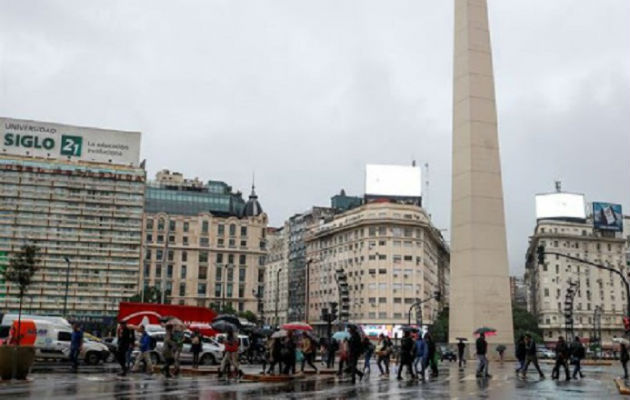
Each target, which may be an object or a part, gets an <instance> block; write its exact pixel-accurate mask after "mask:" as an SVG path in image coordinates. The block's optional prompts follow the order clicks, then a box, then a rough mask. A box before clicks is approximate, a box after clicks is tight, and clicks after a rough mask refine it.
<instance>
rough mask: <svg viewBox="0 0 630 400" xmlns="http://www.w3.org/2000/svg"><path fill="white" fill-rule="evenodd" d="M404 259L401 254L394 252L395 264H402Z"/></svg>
mask: <svg viewBox="0 0 630 400" xmlns="http://www.w3.org/2000/svg"><path fill="white" fill-rule="evenodd" d="M401 261H402V257H401V256H400V255H397V254H394V264H400V262H401Z"/></svg>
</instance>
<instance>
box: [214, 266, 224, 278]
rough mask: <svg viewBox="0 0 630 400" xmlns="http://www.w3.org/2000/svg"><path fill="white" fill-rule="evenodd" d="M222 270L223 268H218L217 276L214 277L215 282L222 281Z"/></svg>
mask: <svg viewBox="0 0 630 400" xmlns="http://www.w3.org/2000/svg"><path fill="white" fill-rule="evenodd" d="M221 270H222V268H221V267H217V270H216V272H215V275H214V280H215V281H220V280H221Z"/></svg>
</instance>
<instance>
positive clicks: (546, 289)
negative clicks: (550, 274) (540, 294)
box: [545, 288, 549, 297]
mask: <svg viewBox="0 0 630 400" xmlns="http://www.w3.org/2000/svg"><path fill="white" fill-rule="evenodd" d="M545 297H549V288H545Z"/></svg>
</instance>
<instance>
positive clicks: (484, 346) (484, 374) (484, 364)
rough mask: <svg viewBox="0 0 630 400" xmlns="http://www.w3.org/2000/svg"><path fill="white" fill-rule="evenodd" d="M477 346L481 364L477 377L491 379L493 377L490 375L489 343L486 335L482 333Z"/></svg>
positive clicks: (478, 367) (478, 359)
mask: <svg viewBox="0 0 630 400" xmlns="http://www.w3.org/2000/svg"><path fill="white" fill-rule="evenodd" d="M475 344H476V350H477V361H478V362H479V363H478V364H477V377H478V378H490V377H491V375H490V374H489V373H488V357H487V353H488V342H486V335H485V334H483V333H480V334H479V338H478V339H477V342H476V343H475Z"/></svg>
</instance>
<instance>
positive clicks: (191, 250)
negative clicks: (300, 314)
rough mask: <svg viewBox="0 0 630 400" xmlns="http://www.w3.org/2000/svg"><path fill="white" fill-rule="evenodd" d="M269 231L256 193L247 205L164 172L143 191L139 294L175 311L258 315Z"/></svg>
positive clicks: (220, 188) (214, 186)
mask: <svg viewBox="0 0 630 400" xmlns="http://www.w3.org/2000/svg"><path fill="white" fill-rule="evenodd" d="M266 229H267V215H266V214H265V213H263V211H262V207H261V206H260V203H259V202H258V197H257V196H256V193H255V191H254V188H253V187H252V192H251V194H250V196H249V200H248V201H247V202H245V201H244V200H243V198H242V195H241V194H240V193H233V192H232V188H231V187H230V186H228V185H227V184H225V183H224V182H217V181H208V182H207V183H204V182H201V181H200V180H198V179H185V178H184V177H183V176H182V175H181V174H179V173H175V172H169V171H168V170H164V171H161V172H159V173H158V174H157V176H156V180H155V181H153V182H149V183H148V184H147V187H146V204H145V215H144V223H143V229H142V234H143V238H144V242H143V259H144V262H143V268H142V271H141V278H140V279H141V282H142V287H143V288H144V289H145V290H146V288H149V287H156V288H158V289H159V290H160V292H161V293H163V296H164V298H165V300H168V301H170V302H171V303H173V304H185V305H195V306H202V307H211V308H214V309H223V308H226V307H231V308H232V309H234V310H236V311H239V312H243V311H251V312H254V313H256V314H257V315H260V313H261V311H262V302H261V300H262V296H263V280H264V270H263V263H264V258H265V255H266V243H265V241H266ZM259 299H260V300H259Z"/></svg>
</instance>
